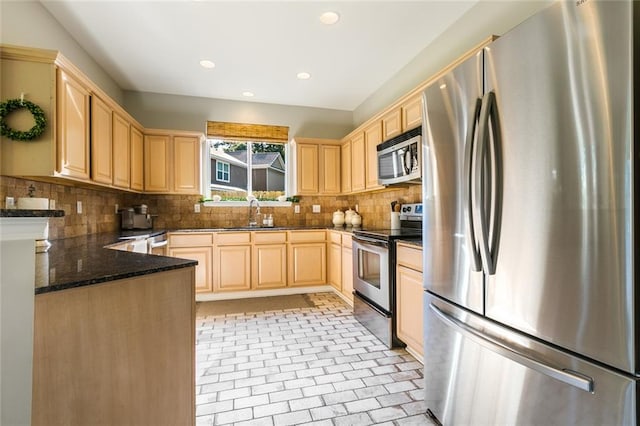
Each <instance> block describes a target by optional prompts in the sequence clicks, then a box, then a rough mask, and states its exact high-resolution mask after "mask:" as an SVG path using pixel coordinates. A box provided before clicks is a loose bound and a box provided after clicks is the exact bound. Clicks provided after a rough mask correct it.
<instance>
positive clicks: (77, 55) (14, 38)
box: [0, 0, 122, 105]
mask: <svg viewBox="0 0 640 426" xmlns="http://www.w3.org/2000/svg"><path fill="white" fill-rule="evenodd" d="M0 28H1V29H0V42H1V43H3V44H13V45H17V46H26V47H37V48H40V49H51V50H58V51H60V52H62V54H63V55H64V56H65V57H67V58H68V59H69V60H70V61H71V62H73V64H74V65H76V66H77V67H78V68H80V69H81V70H82V72H84V73H85V74H86V75H87V77H89V78H90V79H91V80H92V81H93V82H94V83H96V84H97V85H98V86H99V87H100V88H101V89H102V90H104V91H105V92H106V93H107V94H108V95H109V96H111V98H113V100H114V101H116V102H118V103H119V104H121V105H122V89H120V87H119V86H118V85H117V84H116V82H115V81H114V80H113V79H112V78H111V77H110V76H109V75H108V74H107V73H105V72H104V71H103V70H102V68H100V66H99V65H98V64H97V63H96V62H95V61H94V60H93V58H92V57H91V56H90V55H89V54H88V53H87V52H86V51H85V50H84V49H83V48H82V47H80V45H79V44H78V43H77V42H76V41H75V40H74V39H73V38H72V37H71V35H70V34H69V33H68V32H67V30H65V29H64V27H62V26H61V25H60V24H59V23H58V21H56V19H55V18H54V17H53V16H52V15H51V14H50V13H49V11H48V10H47V9H45V8H44V7H43V6H42V4H40V2H38V1H28V0H20V1H6V0H0Z"/></svg>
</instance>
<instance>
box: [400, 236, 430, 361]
mask: <svg viewBox="0 0 640 426" xmlns="http://www.w3.org/2000/svg"><path fill="white" fill-rule="evenodd" d="M423 291H424V290H423V288H422V250H421V249H420V248H418V247H415V246H410V245H404V244H403V243H398V247H397V266H396V298H397V300H396V305H397V310H398V317H397V323H396V327H397V330H396V332H397V334H398V337H399V338H400V340H402V341H403V342H404V343H406V344H407V347H408V348H409V349H410V350H411V351H412V352H414V353H415V354H417V355H419V356H420V357H422V356H423V352H424V348H423V342H424V336H423V330H424V327H423V322H422V320H423Z"/></svg>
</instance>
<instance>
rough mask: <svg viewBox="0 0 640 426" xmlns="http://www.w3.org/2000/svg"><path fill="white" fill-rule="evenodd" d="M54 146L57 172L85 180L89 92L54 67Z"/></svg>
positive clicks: (86, 174) (86, 173)
mask: <svg viewBox="0 0 640 426" xmlns="http://www.w3.org/2000/svg"><path fill="white" fill-rule="evenodd" d="M57 76H58V85H57V91H58V93H57V96H58V105H57V109H58V111H57V113H58V117H57V124H58V130H57V134H58V137H57V140H58V144H57V148H58V161H59V165H58V169H59V172H60V174H62V175H65V176H71V177H75V178H81V179H89V127H90V126H89V120H90V117H89V102H90V96H89V92H88V91H87V90H86V89H85V88H84V87H83V86H82V85H81V84H80V83H79V82H78V81H76V80H75V79H74V78H73V77H72V76H71V75H70V74H68V73H66V72H64V71H62V70H58V74H57Z"/></svg>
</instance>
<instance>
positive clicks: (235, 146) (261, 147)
mask: <svg viewBox="0 0 640 426" xmlns="http://www.w3.org/2000/svg"><path fill="white" fill-rule="evenodd" d="M247 151H249V152H251V158H249V157H248V154H247ZM210 154H211V171H212V172H211V195H212V196H213V195H220V196H221V197H222V200H246V197H247V195H248V193H247V191H248V190H249V189H251V191H252V193H253V195H254V196H255V197H256V198H257V199H258V200H276V199H277V198H278V197H279V196H281V195H285V182H286V166H285V145H283V144H271V143H264V142H248V143H238V142H231V141H222V140H211V141H210ZM249 165H250V170H251V173H249V172H248V167H249Z"/></svg>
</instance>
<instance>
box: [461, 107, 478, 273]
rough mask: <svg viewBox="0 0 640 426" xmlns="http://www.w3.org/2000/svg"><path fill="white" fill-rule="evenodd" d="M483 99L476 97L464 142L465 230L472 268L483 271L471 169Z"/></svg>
mask: <svg viewBox="0 0 640 426" xmlns="http://www.w3.org/2000/svg"><path fill="white" fill-rule="evenodd" d="M481 106H482V101H481V99H480V98H478V99H476V102H475V104H474V107H473V110H472V111H471V115H470V117H469V127H468V130H467V138H466V141H465V144H464V185H463V189H464V194H463V196H464V219H465V224H466V228H467V232H465V236H466V241H467V247H468V248H469V254H470V255H471V270H473V271H476V272H477V271H481V270H482V264H481V260H480V252H479V251H478V248H477V238H476V233H475V229H474V221H473V209H472V202H473V201H472V198H471V196H472V191H471V188H472V186H471V185H472V181H471V177H472V174H471V170H472V168H473V163H472V160H473V152H474V140H475V137H476V126H477V123H478V119H479V117H480V110H481Z"/></svg>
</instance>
